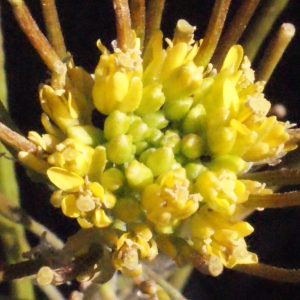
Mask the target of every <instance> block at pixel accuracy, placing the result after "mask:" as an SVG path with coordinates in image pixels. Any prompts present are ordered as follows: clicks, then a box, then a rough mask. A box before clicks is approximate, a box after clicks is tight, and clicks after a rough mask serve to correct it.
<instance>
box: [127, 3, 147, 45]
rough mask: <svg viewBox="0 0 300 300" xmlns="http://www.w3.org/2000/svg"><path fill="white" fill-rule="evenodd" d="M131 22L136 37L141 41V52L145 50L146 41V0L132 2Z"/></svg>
mask: <svg viewBox="0 0 300 300" xmlns="http://www.w3.org/2000/svg"><path fill="white" fill-rule="evenodd" d="M130 8H131V21H132V29H133V30H134V31H135V33H136V36H137V37H138V38H139V39H140V40H141V50H142V49H143V45H144V39H145V14H146V6H145V0H131V1H130Z"/></svg>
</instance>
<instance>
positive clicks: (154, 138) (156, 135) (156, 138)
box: [146, 128, 164, 146]
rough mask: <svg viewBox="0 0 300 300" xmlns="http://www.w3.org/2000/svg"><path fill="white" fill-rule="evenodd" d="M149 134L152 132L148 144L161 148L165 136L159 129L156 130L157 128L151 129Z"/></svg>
mask: <svg viewBox="0 0 300 300" xmlns="http://www.w3.org/2000/svg"><path fill="white" fill-rule="evenodd" d="M149 132H150V135H149V137H148V138H147V140H146V141H147V142H148V143H150V144H152V145H153V146H159V144H160V142H161V140H162V139H163V137H164V134H163V133H162V132H161V131H160V130H159V129H156V128H151V129H150V130H149Z"/></svg>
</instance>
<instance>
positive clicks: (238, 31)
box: [212, 0, 260, 70]
mask: <svg viewBox="0 0 300 300" xmlns="http://www.w3.org/2000/svg"><path fill="white" fill-rule="evenodd" d="M259 1H260V0H244V2H243V4H242V5H241V6H240V7H239V9H238V11H237V12H236V14H235V16H234V19H233V20H232V21H231V23H230V24H229V27H228V28H227V29H226V31H225V32H224V34H223V35H222V36H221V38H220V42H219V44H218V46H217V49H216V51H215V53H214V55H213V58H212V64H213V65H214V67H215V68H216V69H217V70H219V69H220V68H221V65H222V63H223V61H224V59H225V57H226V54H227V53H228V51H229V49H230V48H231V47H232V46H233V45H235V44H237V42H238V40H239V39H240V37H241V36H242V34H243V32H244V30H245V29H246V27H247V25H248V23H249V21H250V19H251V17H252V15H253V13H254V12H255V10H256V7H257V5H258V3H259Z"/></svg>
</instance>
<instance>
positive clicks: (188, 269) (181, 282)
mask: <svg viewBox="0 0 300 300" xmlns="http://www.w3.org/2000/svg"><path fill="white" fill-rule="evenodd" d="M192 271H193V267H192V266H191V265H185V266H183V267H181V268H177V269H176V270H175V271H174V273H173V275H172V277H171V279H170V280H169V282H170V284H171V285H172V286H174V288H176V289H178V290H179V291H182V290H183V288H184V287H185V285H186V283H187V281H188V279H189V277H190V275H191V273H192Z"/></svg>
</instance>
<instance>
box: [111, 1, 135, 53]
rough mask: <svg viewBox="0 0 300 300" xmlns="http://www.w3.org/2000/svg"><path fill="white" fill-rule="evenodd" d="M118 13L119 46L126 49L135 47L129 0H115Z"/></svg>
mask: <svg viewBox="0 0 300 300" xmlns="http://www.w3.org/2000/svg"><path fill="white" fill-rule="evenodd" d="M113 3H114V9H115V13H116V27H117V42H118V48H120V49H121V50H122V51H126V50H127V49H130V48H132V47H133V40H132V33H131V19H130V11H129V5H128V0H113Z"/></svg>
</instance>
